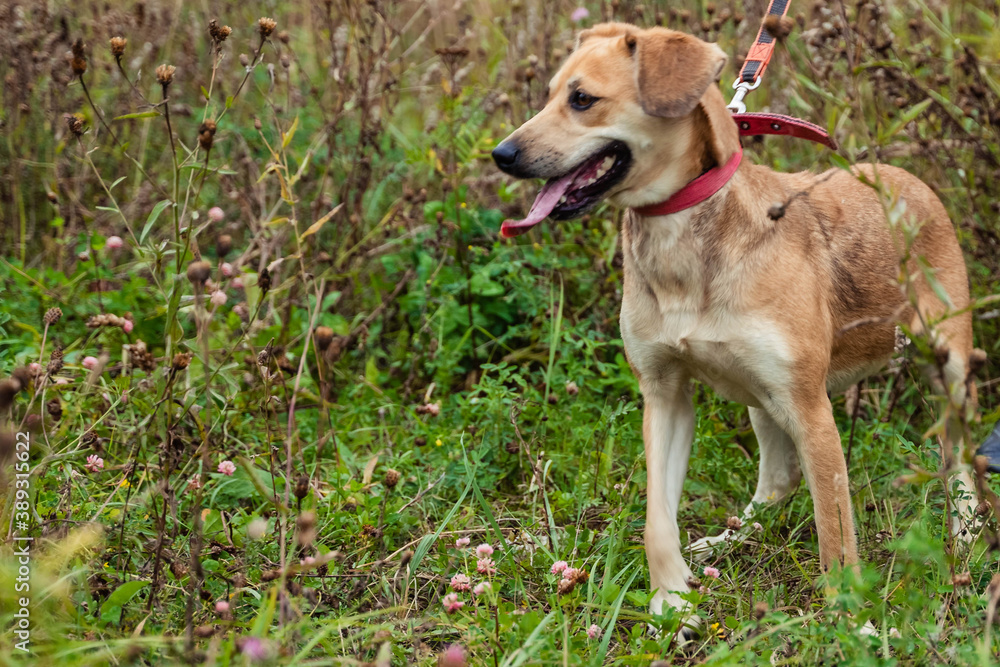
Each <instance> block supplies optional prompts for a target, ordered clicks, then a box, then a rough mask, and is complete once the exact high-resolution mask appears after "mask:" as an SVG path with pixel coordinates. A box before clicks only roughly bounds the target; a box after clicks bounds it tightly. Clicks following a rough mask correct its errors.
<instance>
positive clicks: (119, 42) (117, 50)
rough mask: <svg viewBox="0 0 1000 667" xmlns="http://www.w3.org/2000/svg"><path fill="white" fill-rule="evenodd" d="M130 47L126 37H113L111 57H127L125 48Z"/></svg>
mask: <svg viewBox="0 0 1000 667" xmlns="http://www.w3.org/2000/svg"><path fill="white" fill-rule="evenodd" d="M127 45H128V40H127V39H125V38H124V37H112V38H111V55H113V56H114V57H115V58H121V57H122V56H123V55H125V47H126V46H127Z"/></svg>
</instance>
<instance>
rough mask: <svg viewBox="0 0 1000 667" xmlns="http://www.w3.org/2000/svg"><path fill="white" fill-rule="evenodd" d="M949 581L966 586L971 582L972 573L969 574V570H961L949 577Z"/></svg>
mask: <svg viewBox="0 0 1000 667" xmlns="http://www.w3.org/2000/svg"><path fill="white" fill-rule="evenodd" d="M951 583H953V584H954V585H956V586H968V585H969V584H971V583H972V574H970V573H969V572H961V573H959V574H956V575H955V576H954V577H952V578H951Z"/></svg>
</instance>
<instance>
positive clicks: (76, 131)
mask: <svg viewBox="0 0 1000 667" xmlns="http://www.w3.org/2000/svg"><path fill="white" fill-rule="evenodd" d="M66 126H67V127H68V128H69V131H70V134H72V135H73V136H74V137H80V136H83V116H82V115H81V114H78V113H69V114H66Z"/></svg>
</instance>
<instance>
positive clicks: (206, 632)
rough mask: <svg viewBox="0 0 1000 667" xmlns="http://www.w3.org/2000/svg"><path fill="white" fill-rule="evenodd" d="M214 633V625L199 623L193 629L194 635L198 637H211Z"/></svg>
mask: <svg viewBox="0 0 1000 667" xmlns="http://www.w3.org/2000/svg"><path fill="white" fill-rule="evenodd" d="M214 634H215V626H214V625H199V626H198V627H196V628H195V629H194V636H195V637H198V638H199V639H205V638H206V637H211V636H212V635H214Z"/></svg>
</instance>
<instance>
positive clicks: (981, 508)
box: [976, 456, 992, 516]
mask: <svg viewBox="0 0 1000 667" xmlns="http://www.w3.org/2000/svg"><path fill="white" fill-rule="evenodd" d="M976 458H977V459H978V458H979V457H978V456H977V457H976ZM990 509H992V508H991V506H990V504H989V503H988V502H986V501H985V500H984V501H983V502H981V503H979V504H978V505H976V516H986V515H987V514H989V513H990Z"/></svg>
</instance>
